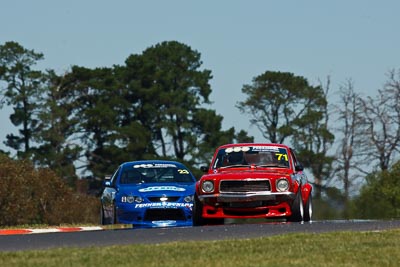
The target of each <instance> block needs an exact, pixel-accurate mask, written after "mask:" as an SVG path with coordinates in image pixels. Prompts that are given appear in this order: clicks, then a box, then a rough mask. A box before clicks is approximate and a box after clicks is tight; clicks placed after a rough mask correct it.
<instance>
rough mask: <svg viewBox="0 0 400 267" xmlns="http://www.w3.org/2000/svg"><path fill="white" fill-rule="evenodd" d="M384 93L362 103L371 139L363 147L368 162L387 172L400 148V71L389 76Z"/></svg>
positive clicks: (364, 122)
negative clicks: (375, 163) (374, 162)
mask: <svg viewBox="0 0 400 267" xmlns="http://www.w3.org/2000/svg"><path fill="white" fill-rule="evenodd" d="M387 76H388V80H387V82H386V84H385V86H384V88H383V89H380V90H378V96H377V97H375V98H372V97H367V98H366V99H361V105H362V111H363V113H362V114H363V117H362V126H363V128H364V134H365V135H367V137H368V139H367V140H366V141H365V142H364V143H363V144H362V146H363V148H364V149H365V150H366V151H367V153H366V159H367V160H370V161H374V160H377V161H378V164H379V168H380V170H382V171H385V170H387V169H388V168H389V167H390V165H391V163H392V160H393V157H394V155H395V154H396V153H398V152H399V147H400V70H399V71H398V72H397V75H396V72H395V70H392V71H390V72H389V73H388V75H387Z"/></svg>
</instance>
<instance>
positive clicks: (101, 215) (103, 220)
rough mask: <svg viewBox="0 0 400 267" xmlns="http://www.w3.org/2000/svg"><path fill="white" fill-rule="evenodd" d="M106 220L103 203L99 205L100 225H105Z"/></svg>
mask: <svg viewBox="0 0 400 267" xmlns="http://www.w3.org/2000/svg"><path fill="white" fill-rule="evenodd" d="M106 224H107V223H106V221H105V219H104V209H103V205H101V206H100V225H106Z"/></svg>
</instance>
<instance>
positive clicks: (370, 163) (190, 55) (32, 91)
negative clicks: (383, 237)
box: [0, 41, 400, 205]
mask: <svg viewBox="0 0 400 267" xmlns="http://www.w3.org/2000/svg"><path fill="white" fill-rule="evenodd" d="M43 59H44V55H43V54H42V53H39V52H36V51H34V50H29V49H27V48H24V47H23V46H22V45H20V44H19V43H17V42H13V41H10V42H6V43H4V44H3V45H0V90H1V91H0V92H1V99H0V100H1V102H0V104H1V106H0V107H4V106H5V105H8V106H10V107H12V109H13V112H12V113H11V115H10V121H11V122H12V124H13V125H14V126H15V127H16V128H17V129H18V133H17V134H13V133H10V134H8V135H7V136H6V140H5V141H4V142H3V143H4V144H5V146H6V147H7V148H9V150H8V151H2V153H3V154H6V155H8V156H9V157H13V158H16V159H21V160H22V159H23V160H29V161H31V162H32V163H33V164H34V166H36V167H38V168H49V169H51V170H52V171H54V172H55V173H56V174H57V175H58V176H59V177H61V178H62V179H63V180H65V181H67V182H68V183H69V184H70V185H71V186H73V185H74V184H75V182H76V181H77V180H78V179H79V178H82V177H81V176H82V174H90V175H92V176H94V177H104V175H106V174H110V173H112V172H113V171H114V170H115V169H116V167H117V166H118V165H119V164H120V163H121V162H123V161H130V160H139V159H156V158H159V159H173V160H178V161H181V162H183V163H185V164H187V165H188V166H189V167H191V168H192V169H193V171H194V172H195V174H197V175H200V173H199V172H198V171H197V170H198V167H199V166H200V165H206V164H208V163H209V160H210V159H211V158H212V153H213V152H214V150H215V148H216V147H217V146H219V145H221V144H225V143H233V142H252V141H253V140H254V137H252V136H250V135H249V134H248V132H247V131H245V130H243V129H236V128H235V127H234V126H232V127H231V128H229V129H222V120H223V116H221V115H220V114H217V112H216V111H215V110H214V109H212V103H211V101H210V99H209V97H210V94H211V92H212V88H211V86H210V80H211V79H212V72H211V70H207V69H204V68H202V61H201V54H200V53H199V52H198V51H196V50H193V49H192V48H191V47H190V46H188V45H186V44H183V43H180V42H177V41H165V42H161V43H158V44H156V45H154V46H151V47H149V48H147V49H145V50H144V51H143V52H142V53H141V54H132V55H129V56H128V57H127V59H126V60H125V62H124V64H122V65H114V66H110V67H102V68H93V69H91V68H85V67H81V66H72V67H70V69H69V70H68V71H66V72H65V73H62V74H59V73H56V72H55V71H54V70H51V69H47V70H45V71H42V70H37V69H35V65H36V64H37V62H39V61H40V60H43ZM331 90H332V89H331V80H330V77H327V79H326V81H320V82H319V84H317V85H312V84H310V83H309V82H308V80H307V79H306V78H305V77H302V76H297V75H295V74H293V73H289V72H279V71H265V72H264V73H261V74H259V75H257V76H255V77H254V78H253V80H252V81H251V82H250V83H248V84H244V85H243V87H242V93H243V100H242V101H240V102H238V103H236V108H238V109H239V110H240V111H242V113H243V114H244V115H245V116H248V117H249V118H250V121H251V123H252V124H254V125H255V126H256V127H257V128H258V129H259V131H260V133H261V134H262V136H263V137H264V138H265V142H277V143H286V144H289V145H291V146H292V147H294V148H295V149H296V151H297V152H298V154H299V158H300V159H301V161H302V162H303V164H304V165H305V167H306V168H307V169H308V170H309V171H310V172H311V175H310V176H311V177H313V182H314V190H315V192H314V193H315V194H316V198H317V199H318V198H321V197H323V196H325V195H327V194H328V195H329V194H333V193H332V192H337V191H340V196H341V198H342V200H343V203H348V202H349V200H350V197H351V195H352V194H354V191H353V190H355V189H354V188H355V187H354V186H357V184H358V183H365V182H366V181H367V180H368V179H367V177H371V175H372V174H375V175H376V174H377V173H382V174H383V173H386V172H388V171H391V168H392V166H393V165H394V164H395V163H396V161H397V156H398V152H399V142H400V99H399V98H400V70H399V71H396V70H391V71H389V72H388V73H387V81H386V83H385V85H384V86H383V87H382V88H381V89H379V90H378V93H377V95H376V96H373V97H371V96H363V95H361V94H359V93H357V92H356V91H355V89H354V82H353V81H352V80H350V79H349V80H347V81H345V82H344V83H342V84H341V86H340V88H339V90H337V91H335V92H334V96H335V99H337V100H336V101H335V102H333V103H332V102H330V99H332V92H331ZM232 105H235V103H232ZM366 184H367V185H368V183H366ZM338 185H339V186H340V188H338ZM364 191H366V190H364ZM364 191H363V190H361V192H364ZM329 192H331V193H329ZM346 205H347V204H346Z"/></svg>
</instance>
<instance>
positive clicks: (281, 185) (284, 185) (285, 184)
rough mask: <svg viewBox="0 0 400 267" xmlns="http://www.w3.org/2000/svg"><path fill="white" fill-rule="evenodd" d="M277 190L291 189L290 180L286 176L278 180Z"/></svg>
mask: <svg viewBox="0 0 400 267" xmlns="http://www.w3.org/2000/svg"><path fill="white" fill-rule="evenodd" d="M276 190H277V191H279V192H284V191H288V190H289V181H288V180H287V179H286V178H281V179H278V180H277V181H276Z"/></svg>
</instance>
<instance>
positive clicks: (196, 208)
mask: <svg viewBox="0 0 400 267" xmlns="http://www.w3.org/2000/svg"><path fill="white" fill-rule="evenodd" d="M202 213H203V204H202V203H201V201H200V199H199V198H198V197H197V195H194V203H193V214H192V221H193V226H201V225H204V224H205V221H204V219H203V216H202Z"/></svg>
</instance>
